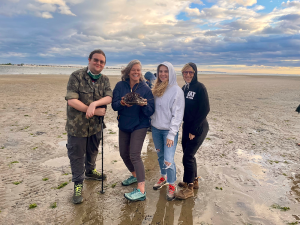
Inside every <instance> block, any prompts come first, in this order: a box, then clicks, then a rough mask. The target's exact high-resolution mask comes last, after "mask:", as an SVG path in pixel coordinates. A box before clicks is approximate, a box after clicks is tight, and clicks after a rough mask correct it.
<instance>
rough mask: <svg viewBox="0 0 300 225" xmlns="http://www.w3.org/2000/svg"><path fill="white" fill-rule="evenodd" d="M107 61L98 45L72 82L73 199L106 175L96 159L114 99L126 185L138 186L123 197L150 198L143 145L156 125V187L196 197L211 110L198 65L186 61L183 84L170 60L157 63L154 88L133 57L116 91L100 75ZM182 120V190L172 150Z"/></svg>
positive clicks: (69, 122)
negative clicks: (131, 98)
mask: <svg viewBox="0 0 300 225" xmlns="http://www.w3.org/2000/svg"><path fill="white" fill-rule="evenodd" d="M105 63H106V56H105V54H104V52H103V51H101V50H99V49H98V50H94V51H93V52H91V54H90V56H89V65H88V67H87V68H83V69H81V70H78V71H75V72H74V73H72V75H71V76H70V78H69V82H68V87H67V95H66V100H67V101H68V104H67V105H68V106H67V117H68V118H67V125H66V130H67V131H68V142H67V149H68V156H69V158H70V163H71V169H72V175H73V176H72V181H73V182H74V195H73V202H74V203H81V202H82V201H83V198H82V195H81V192H82V188H83V180H84V178H86V179H96V180H102V179H105V178H106V177H105V175H104V174H101V173H99V172H97V171H96V169H95V167H96V165H95V161H96V156H97V154H98V146H99V142H100V137H101V135H100V133H101V128H100V130H99V122H101V121H99V120H100V119H101V118H103V116H104V115H105V108H101V106H102V107H103V106H105V105H107V104H109V103H110V102H112V108H113V110H115V111H117V112H118V117H117V119H118V124H119V150H120V156H121V158H122V159H123V161H124V163H125V165H126V167H127V168H128V170H129V171H130V172H131V176H130V177H128V178H127V179H125V180H124V181H123V182H122V185H124V186H128V185H131V184H133V183H137V188H135V189H134V190H133V191H132V192H130V193H125V194H124V196H125V197H126V198H127V199H129V200H131V201H142V200H145V199H146V191H145V169H144V165H143V161H142V159H141V150H142V146H143V142H144V139H145V136H146V133H147V129H148V128H149V126H151V128H152V137H153V142H154V145H155V148H156V152H157V156H158V162H159V167H160V173H161V175H160V178H159V180H158V182H157V183H155V184H154V186H153V189H154V190H158V189H160V188H161V187H163V186H164V185H167V184H168V190H167V200H173V199H174V198H175V197H176V198H178V199H186V198H189V197H192V196H194V191H193V189H197V188H199V185H198V175H197V163H196V158H195V154H196V152H197V150H198V149H199V147H200V146H201V144H202V142H203V141H204V139H205V137H206V135H207V132H208V122H207V120H206V116H207V114H208V112H209V110H210V108H209V100H208V95H207V91H206V88H205V86H204V85H203V84H202V83H200V82H198V80H197V67H196V65H195V64H194V63H188V64H186V65H185V66H184V67H183V68H182V75H183V79H184V81H185V82H186V84H185V85H184V86H183V87H182V89H181V88H180V87H179V86H178V84H177V77H176V72H175V70H174V67H173V66H172V64H171V63H169V62H163V63H161V64H159V65H158V67H157V79H156V82H155V83H154V85H153V87H152V89H150V87H149V86H148V85H147V83H146V82H145V81H144V78H143V76H142V65H141V63H140V61H138V60H132V61H131V62H129V64H128V65H127V66H126V67H125V68H124V69H123V70H122V71H121V73H122V77H121V81H120V82H118V83H117V84H116V86H115V88H114V90H113V92H112V90H111V89H110V85H109V80H108V78H107V77H106V76H105V75H102V74H101V71H102V70H103V68H104V66H105ZM150 83H151V82H150ZM130 92H134V93H138V94H139V95H140V96H141V97H142V98H144V99H145V101H142V102H140V103H138V104H136V105H131V104H128V102H126V101H125V100H124V96H125V95H126V94H128V93H130ZM182 121H183V122H184V123H183V129H182V148H183V160H182V162H183V166H184V175H183V182H179V183H178V186H180V187H182V188H183V189H182V190H180V191H178V192H176V183H175V182H176V165H175V161H174V155H175V150H176V146H177V142H178V132H179V128H180V126H181V123H182ZM97 123H98V124H97ZM84 172H85V176H84Z"/></svg>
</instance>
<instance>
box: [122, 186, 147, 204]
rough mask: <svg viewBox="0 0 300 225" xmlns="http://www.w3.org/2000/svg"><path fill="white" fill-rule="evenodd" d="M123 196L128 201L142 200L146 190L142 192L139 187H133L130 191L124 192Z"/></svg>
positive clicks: (144, 197)
mask: <svg viewBox="0 0 300 225" xmlns="http://www.w3.org/2000/svg"><path fill="white" fill-rule="evenodd" d="M124 196H125V198H127V199H128V200H130V201H134V202H135V201H144V200H145V199H146V191H145V193H144V194H143V193H142V192H141V191H140V189H136V188H135V189H134V190H133V191H132V192H130V193H125V194H124Z"/></svg>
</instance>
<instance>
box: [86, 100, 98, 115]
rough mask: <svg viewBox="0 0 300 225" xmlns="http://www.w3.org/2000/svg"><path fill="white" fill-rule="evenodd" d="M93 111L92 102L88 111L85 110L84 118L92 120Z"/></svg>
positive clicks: (94, 107) (93, 105)
mask: <svg viewBox="0 0 300 225" xmlns="http://www.w3.org/2000/svg"><path fill="white" fill-rule="evenodd" d="M95 109H96V106H95V104H94V102H92V103H91V104H90V105H89V107H88V109H87V110H86V114H85V117H86V118H87V119H89V118H92V117H93V116H94V115H95Z"/></svg>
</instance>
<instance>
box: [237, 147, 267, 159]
mask: <svg viewBox="0 0 300 225" xmlns="http://www.w3.org/2000/svg"><path fill="white" fill-rule="evenodd" d="M236 153H237V154H238V155H239V156H240V157H242V158H246V159H252V160H255V161H258V160H260V159H263V157H262V156H261V155H251V154H249V153H247V152H246V151H244V150H242V149H237V150H236Z"/></svg>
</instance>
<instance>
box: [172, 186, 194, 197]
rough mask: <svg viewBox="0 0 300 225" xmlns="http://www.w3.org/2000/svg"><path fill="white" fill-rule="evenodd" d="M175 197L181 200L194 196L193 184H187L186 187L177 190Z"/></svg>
mask: <svg viewBox="0 0 300 225" xmlns="http://www.w3.org/2000/svg"><path fill="white" fill-rule="evenodd" d="M175 197H176V198H178V199H182V200H184V199H187V198H190V197H194V184H193V183H191V184H188V186H187V188H185V189H183V190H181V191H179V192H177V193H176V194H175Z"/></svg>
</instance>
